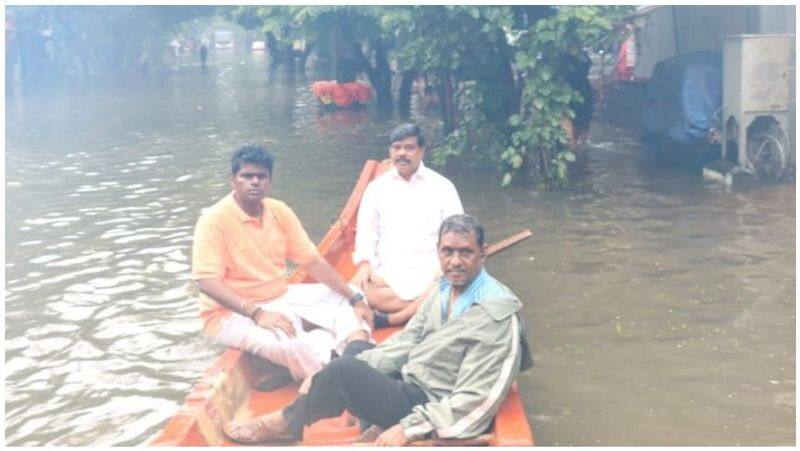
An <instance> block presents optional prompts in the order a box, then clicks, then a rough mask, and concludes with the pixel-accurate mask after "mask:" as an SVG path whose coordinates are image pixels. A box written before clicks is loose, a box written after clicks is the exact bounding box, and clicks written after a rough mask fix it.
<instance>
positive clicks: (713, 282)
mask: <svg viewBox="0 0 800 451" xmlns="http://www.w3.org/2000/svg"><path fill="white" fill-rule="evenodd" d="M212 62H213V63H214V64H213V65H211V66H210V67H209V68H208V70H207V71H206V72H202V71H200V70H199V68H198V67H197V66H191V65H187V66H184V67H181V68H179V69H178V70H177V71H175V72H173V73H171V74H169V75H168V76H165V77H160V78H159V77H156V76H153V78H152V79H150V80H127V81H121V82H119V85H117V86H108V87H96V88H95V89H94V90H91V91H87V92H81V93H72V94H69V95H67V94H63V93H59V94H51V95H48V96H39V97H33V98H26V99H20V98H12V99H9V101H8V102H7V105H6V108H7V118H6V129H7V142H6V149H7V151H6V199H7V206H6V256H7V257H6V268H5V269H6V286H5V290H6V291H5V293H6V304H5V312H6V438H7V443H8V444H9V445H137V444H142V443H144V442H145V441H146V440H148V439H149V438H151V437H152V436H153V435H154V434H156V433H157V432H158V430H159V428H160V427H162V426H163V424H164V423H165V422H166V420H167V419H168V418H169V417H170V416H171V415H172V414H173V413H174V412H175V411H176V410H177V408H178V406H179V405H180V404H181V403H182V401H183V398H184V397H185V395H186V394H187V392H188V390H189V389H190V387H191V386H192V384H193V383H194V382H195V381H197V379H198V378H199V377H200V375H201V374H202V371H203V369H204V368H205V367H207V366H208V365H209V364H210V363H211V362H212V361H213V359H214V357H215V356H216V355H217V354H218V352H219V349H218V348H214V347H212V346H209V345H208V344H207V343H206V342H205V341H204V340H203V339H202V337H201V333H200V323H199V320H198V318H197V303H196V301H195V299H194V291H193V288H192V287H191V285H190V283H189V257H190V246H191V234H192V228H193V226H194V222H195V221H196V219H197V217H198V214H199V212H200V210H201V209H202V208H203V207H206V206H208V205H210V204H212V203H213V202H214V201H215V200H216V199H217V198H219V197H221V196H222V195H223V194H224V193H225V192H226V189H227V182H226V171H227V166H226V159H227V157H228V154H229V152H230V150H231V149H233V148H235V147H236V146H238V145H241V144H243V143H247V142H261V143H266V144H267V145H269V146H270V147H271V149H272V150H273V151H274V152H275V154H276V155H277V165H276V173H275V184H274V191H273V194H274V196H275V197H278V198H281V199H283V200H285V201H287V202H288V203H289V204H290V205H291V206H292V207H293V208H294V209H295V211H296V212H297V213H298V215H299V216H300V218H301V219H302V220H303V222H304V224H305V225H306V227H307V229H308V231H309V233H310V234H311V236H312V238H314V239H319V238H321V236H322V234H323V233H324V231H325V230H326V228H327V227H328V225H329V224H330V222H331V220H332V219H333V218H334V217H335V216H336V215H337V214H338V212H339V210H340V208H341V207H342V205H343V204H344V202H345V200H346V196H347V194H348V193H349V191H350V189H351V188H352V186H353V184H354V182H355V177H356V175H357V173H358V171H359V169H360V167H361V165H362V163H363V161H364V159H366V158H383V157H384V149H385V142H384V140H385V134H386V131H387V130H389V129H390V128H391V127H392V126H393V125H395V124H396V123H397V122H399V119H396V118H383V119H381V118H376V117H375V116H374V112H373V110H371V109H366V110H363V111H354V112H346V113H337V114H327V115H322V116H320V115H319V114H318V113H317V109H316V105H315V101H314V99H313V97H312V96H311V94H310V90H309V89H308V85H309V82H308V81H305V80H295V81H292V80H287V79H285V78H281V77H280V76H275V75H271V76H270V75H268V74H267V72H266V70H265V68H264V61H263V56H260V55H253V56H251V55H235V54H229V55H228V56H227V57H225V58H224V59H221V60H217V61H212ZM426 128H427V129H429V130H431V131H433V130H434V125H427V126H426ZM640 153H641V152H640V149H639V145H638V143H637V141H636V137H635V135H633V134H631V133H628V132H625V131H621V130H616V129H611V128H609V127H607V126H604V125H602V124H598V125H595V126H594V129H593V131H592V136H591V142H590V150H589V157H588V161H587V162H586V163H585V166H584V167H583V168H582V169H581V170H580V171H579V175H578V178H579V179H578V180H577V188H576V189H575V190H572V191H569V192H559V193H540V192H537V191H534V190H532V189H530V188H529V187H525V186H517V187H512V188H509V189H503V190H501V189H499V188H498V187H497V186H496V184H495V183H493V182H492V183H487V177H489V176H487V175H486V174H483V173H476V172H469V171H467V172H463V173H450V174H448V176H450V177H451V178H452V179H453V181H454V183H456V185H457V186H458V187H459V190H460V191H461V194H462V200H463V202H464V205H465V207H466V209H467V210H468V211H469V212H471V213H473V214H476V215H477V216H478V217H480V218H482V219H483V220H484V221H485V223H486V226H487V232H488V235H489V239H490V241H496V240H499V239H502V238H504V237H505V236H507V235H509V234H511V233H514V232H516V231H518V230H519V229H521V228H523V227H528V228H531V229H532V230H533V231H534V237H533V238H531V239H529V240H527V241H525V242H523V243H522V244H519V245H517V246H515V247H513V248H511V249H509V250H508V251H506V252H504V253H503V254H501V255H499V256H498V257H494V258H493V261H491V262H490V263H489V269H490V271H492V272H493V273H494V274H495V275H496V276H497V277H498V278H500V279H501V280H503V281H504V282H506V283H507V284H508V285H510V286H511V287H512V288H513V289H514V290H515V291H516V292H517V293H518V294H519V295H520V296H521V297H522V298H523V300H524V302H525V310H524V313H525V316H526V317H527V320H528V324H529V327H530V337H529V338H530V341H531V343H532V346H533V350H534V353H535V356H536V360H537V366H536V367H534V369H533V370H531V371H529V372H527V373H525V374H523V375H522V377H521V381H520V386H521V388H522V390H523V397H524V399H525V403H526V406H527V408H528V412H529V416H530V420H531V422H532V424H533V427H534V433H535V434H536V437H537V441H538V442H539V443H540V444H552V445H595V444H599V445H611V444H614V445H621V444H643V445H648V444H674V445H687V444H695V445H701V444H750V445H757V444H784V445H785V444H789V443H793V442H794V415H795V401H794V399H795V376H794V374H795V358H794V356H795V341H794V333H795V327H794V325H795V319H794V318H795V306H794V301H795V298H794V292H795V286H796V285H795V283H796V282H795V263H794V262H795V253H794V249H795V235H794V228H795V219H794V217H795V193H794V187H793V186H766V187H760V188H757V189H754V190H749V191H734V192H729V193H726V192H724V191H722V190H720V189H718V188H716V187H713V186H706V185H704V184H703V183H702V182H700V181H698V180H697V179H696V177H695V176H693V175H690V174H685V173H680V172H675V171H670V170H665V169H659V168H653V167H651V166H649V165H648V164H647V163H646V162H645V160H644V159H643V158H642V156H641V154H640Z"/></svg>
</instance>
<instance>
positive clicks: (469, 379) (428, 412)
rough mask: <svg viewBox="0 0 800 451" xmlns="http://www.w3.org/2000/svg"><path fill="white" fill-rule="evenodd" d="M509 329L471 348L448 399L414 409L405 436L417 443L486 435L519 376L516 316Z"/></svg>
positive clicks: (495, 331)
mask: <svg viewBox="0 0 800 451" xmlns="http://www.w3.org/2000/svg"><path fill="white" fill-rule="evenodd" d="M503 322H504V323H507V324H506V325H505V326H506V327H498V326H499V325H496V326H495V327H493V328H492V333H491V335H492V336H493V337H487V336H486V335H485V334H484V335H483V337H484V338H489V339H487V340H482V341H479V342H477V343H476V344H475V345H474V346H471V347H470V348H469V351H468V352H467V353H466V355H465V356H464V358H463V360H462V362H461V367H460V369H459V371H458V376H457V378H456V383H455V387H454V388H453V391H452V393H451V394H450V395H449V396H445V397H444V398H442V399H440V400H439V401H436V402H429V403H426V404H421V405H418V406H415V407H414V408H413V410H412V412H411V414H409V415H408V416H406V417H405V418H403V419H402V420H401V421H400V424H401V425H402V426H403V430H404V432H405V435H406V436H407V437H408V438H409V439H410V440H418V439H420V438H423V437H424V436H426V435H428V434H430V433H434V434H435V435H436V436H437V437H439V438H469V437H474V436H477V435H480V434H481V433H483V432H484V431H485V430H486V428H487V427H488V426H489V424H490V423H491V421H492V418H493V417H494V415H495V414H496V413H497V410H498V409H499V408H500V404H501V403H502V401H503V399H504V398H505V395H506V393H507V392H508V389H509V387H510V386H511V383H512V382H513V381H514V378H515V377H516V375H517V374H518V372H519V362H520V345H519V325H518V319H517V316H516V315H511V316H510V317H508V318H507V319H505V320H503Z"/></svg>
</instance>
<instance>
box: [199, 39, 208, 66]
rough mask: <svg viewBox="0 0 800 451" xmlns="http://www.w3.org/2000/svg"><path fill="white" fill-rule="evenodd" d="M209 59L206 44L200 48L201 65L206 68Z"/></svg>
mask: <svg viewBox="0 0 800 451" xmlns="http://www.w3.org/2000/svg"><path fill="white" fill-rule="evenodd" d="M207 59H208V47H206V45H205V44H203V45H201V46H200V65H201V66H205V65H206V60H207Z"/></svg>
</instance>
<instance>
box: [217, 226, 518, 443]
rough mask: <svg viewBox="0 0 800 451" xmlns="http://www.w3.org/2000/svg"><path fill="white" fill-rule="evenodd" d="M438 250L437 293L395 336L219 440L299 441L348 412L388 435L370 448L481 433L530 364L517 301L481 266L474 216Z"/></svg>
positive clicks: (444, 235)
mask: <svg viewBox="0 0 800 451" xmlns="http://www.w3.org/2000/svg"><path fill="white" fill-rule="evenodd" d="M437 250H438V254H439V261H440V264H441V267H442V273H443V277H442V279H441V281H440V284H439V289H438V290H434V292H433V293H432V294H431V295H430V296H429V297H428V298H427V299H426V300H425V301H424V302H423V304H422V305H421V306H420V308H419V310H418V311H417V313H416V315H415V316H414V317H413V318H412V319H411V320H410V321H409V322H408V324H407V325H406V327H405V328H404V329H403V330H402V331H400V332H397V333H395V334H394V335H393V336H392V337H390V338H389V339H387V340H386V341H384V342H383V343H381V344H380V345H378V346H377V347H376V348H374V349H368V350H365V351H363V352H361V353H360V354H358V355H357V356H356V357H353V356H352V355H345V356H344V357H341V358H339V359H335V360H333V361H332V362H331V363H330V364H329V365H328V366H327V367H326V368H324V369H323V370H322V371H320V372H319V373H317V374H316V375H315V376H314V378H313V379H312V381H311V386H310V388H309V389H308V392H307V393H306V394H303V395H300V396H299V397H298V398H297V400H296V401H295V402H294V403H293V404H291V405H290V406H288V407H286V408H285V409H283V410H281V411H276V412H272V413H270V414H267V415H264V416H261V417H258V418H254V419H252V420H250V421H248V422H242V423H239V422H234V423H231V424H230V425H228V426H227V427H226V428H225V433H226V435H228V437H230V438H231V439H233V440H235V441H239V442H244V443H259V442H264V441H268V440H270V439H276V438H295V439H297V438H300V436H301V434H302V430H303V426H305V425H309V424H312V423H314V422H316V421H319V420H320V419H323V418H330V417H335V416H338V415H340V414H341V413H342V411H343V410H345V409H346V410H348V411H350V412H351V413H352V414H353V415H355V416H357V417H358V418H360V419H361V420H362V421H364V422H367V423H370V424H373V425H376V426H378V427H380V428H384V429H385V430H384V431H383V432H382V433H381V434H380V435H379V436H378V437H377V439H376V441H375V444H376V445H389V446H402V445H406V444H408V443H410V442H412V441H414V440H419V439H422V438H426V437H430V436H435V437H438V438H469V437H474V436H477V435H480V434H482V433H483V432H485V431H486V430H487V428H488V427H489V425H490V424H491V422H492V419H493V418H494V415H495V414H496V413H497V410H498V409H499V407H500V403H501V402H502V401H503V399H504V398H505V395H506V393H507V392H508V389H509V388H510V386H511V383H512V382H513V381H514V379H515V378H516V376H517V374H518V373H519V372H520V371H521V370H525V369H527V368H529V367H530V366H531V364H532V360H531V356H530V353H529V351H528V345H527V341H526V339H525V334H524V332H525V330H524V325H523V324H522V321H521V318H520V314H519V310H520V308H521V307H522V304H521V303H520V301H519V299H517V297H516V296H515V295H514V293H512V292H511V290H509V289H508V288H507V287H506V286H504V285H503V284H501V283H500V282H498V281H497V280H495V279H494V278H493V277H492V276H490V275H489V274H488V273H487V272H486V270H485V269H484V268H483V263H484V260H485V257H486V247H485V245H484V232H483V227H482V226H481V225H480V223H479V222H478V221H477V220H476V219H475V218H474V217H472V216H469V215H463V214H459V215H454V216H451V217H449V218H447V219H445V220H444V222H443V223H442V225H441V227H440V229H439V242H438V245H437ZM357 347H358V346H357V345H355V346H354V344H351V350H352V349H355V348H357ZM364 347H366V346H363V344H362V349H363V348H364ZM351 353H352V352H351ZM345 354H348V352H347V351H345Z"/></svg>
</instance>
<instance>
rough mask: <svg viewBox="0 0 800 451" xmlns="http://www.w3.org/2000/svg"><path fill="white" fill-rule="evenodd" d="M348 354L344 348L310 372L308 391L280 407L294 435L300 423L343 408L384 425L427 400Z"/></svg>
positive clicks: (297, 434) (416, 389)
mask: <svg viewBox="0 0 800 451" xmlns="http://www.w3.org/2000/svg"><path fill="white" fill-rule="evenodd" d="M362 350H363V349H362ZM348 354H350V355H348ZM352 354H353V353H352V352H350V353H348V352H347V350H346V351H345V353H344V355H343V356H342V357H339V358H338V359H334V360H332V361H331V363H329V364H328V366H326V367H325V368H323V369H322V370H321V371H320V372H318V373H317V374H315V375H314V379H312V382H311V388H310V389H309V390H308V394H306V395H300V396H299V397H298V398H297V399H296V400H295V402H294V403H292V404H291V405H289V406H288V407H286V408H285V409H283V417H284V419H285V420H286V422H287V423H289V427H290V428H291V431H292V434H293V435H294V436H295V437H296V438H298V439H299V438H300V437H302V433H303V426H306V425H310V424H313V423H315V422H317V421H319V420H321V419H324V418H332V417H337V416H339V415H341V414H342V412H343V411H344V410H345V409H346V410H348V411H349V412H350V413H352V414H353V415H355V416H356V417H358V418H359V419H360V420H362V421H363V422H366V423H370V424H376V425H378V426H381V427H383V428H388V427H391V426H394V425H395V424H397V423H398V422H399V421H400V420H401V419H402V418H403V417H405V416H406V415H408V414H409V413H411V408H412V407H414V406H416V405H417V404H424V403H426V402H428V398H427V396H426V395H425V392H423V391H422V389H420V388H419V387H417V386H415V385H412V384H407V383H405V382H403V381H401V380H399V379H395V378H392V377H389V376H387V375H385V374H383V373H381V372H380V371H378V370H376V369H374V368H372V367H371V366H369V365H367V364H366V363H364V362H363V361H361V360H358V359H356V358H355V357H353V355H352Z"/></svg>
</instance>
